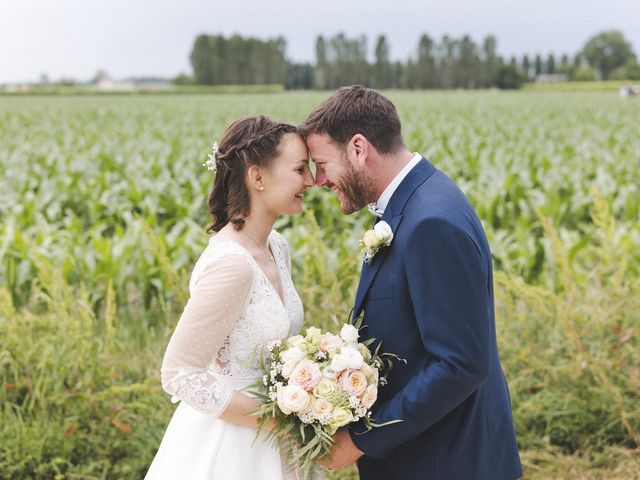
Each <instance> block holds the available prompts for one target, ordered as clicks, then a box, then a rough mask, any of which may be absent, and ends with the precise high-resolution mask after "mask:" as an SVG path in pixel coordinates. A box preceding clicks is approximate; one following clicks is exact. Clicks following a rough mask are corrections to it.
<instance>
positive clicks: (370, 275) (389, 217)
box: [352, 158, 435, 318]
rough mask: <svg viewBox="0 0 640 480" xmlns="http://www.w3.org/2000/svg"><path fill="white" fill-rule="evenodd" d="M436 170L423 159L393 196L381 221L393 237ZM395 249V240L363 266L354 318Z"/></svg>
mask: <svg viewBox="0 0 640 480" xmlns="http://www.w3.org/2000/svg"><path fill="white" fill-rule="evenodd" d="M434 171H435V168H434V167H433V165H431V163H429V161H428V160H426V159H425V158H423V159H422V160H421V161H420V162H419V163H418V164H417V165H416V166H415V167H414V168H413V169H412V170H411V171H410V172H409V174H408V175H407V176H406V177H405V178H404V179H403V180H402V182H401V183H400V185H399V186H398V188H397V189H396V191H395V192H394V193H393V195H392V196H391V200H389V204H388V205H387V208H386V209H385V211H384V214H383V215H382V219H381V221H384V222H387V223H388V224H389V226H390V227H391V231H392V232H393V236H394V238H395V236H396V230H397V229H398V226H399V225H400V222H401V221H402V211H403V210H404V206H405V205H406V203H407V201H408V200H409V197H410V196H411V194H412V193H413V192H414V191H415V189H416V188H418V186H419V185H421V184H422V183H423V182H424V181H425V180H426V179H427V178H429V177H430V176H431V175H432V174H433V172H434ZM392 248H393V240H392V241H391V245H390V246H388V247H385V248H382V249H380V250H379V251H378V253H376V255H375V256H374V257H373V259H372V260H371V264H370V265H369V264H367V263H365V264H364V265H362V272H361V274H360V283H359V284H358V293H357V294H356V301H355V306H354V309H353V314H352V315H353V318H355V317H357V316H358V315H359V314H360V312H361V311H362V305H363V303H364V299H365V297H366V295H367V292H368V291H369V287H370V286H371V283H372V282H373V279H374V278H375V277H376V274H377V273H378V270H379V269H380V266H381V265H382V263H383V262H384V259H385V257H386V256H387V253H388V252H389V250H390V249H392Z"/></svg>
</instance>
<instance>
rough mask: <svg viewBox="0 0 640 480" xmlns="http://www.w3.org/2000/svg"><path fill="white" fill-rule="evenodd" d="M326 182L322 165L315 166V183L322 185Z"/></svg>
mask: <svg viewBox="0 0 640 480" xmlns="http://www.w3.org/2000/svg"><path fill="white" fill-rule="evenodd" d="M326 184H327V175H326V174H325V173H324V169H323V168H322V167H316V185H318V186H319V187H324V186H325V185H326Z"/></svg>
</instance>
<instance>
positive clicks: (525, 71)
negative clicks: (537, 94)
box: [522, 55, 531, 81]
mask: <svg viewBox="0 0 640 480" xmlns="http://www.w3.org/2000/svg"><path fill="white" fill-rule="evenodd" d="M522 75H523V77H524V80H525V81H529V79H530V78H531V62H530V61H529V56H528V55H525V56H524V57H522Z"/></svg>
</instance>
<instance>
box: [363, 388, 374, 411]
mask: <svg viewBox="0 0 640 480" xmlns="http://www.w3.org/2000/svg"><path fill="white" fill-rule="evenodd" d="M377 398H378V387H377V386H376V385H369V386H368V387H367V389H366V390H365V391H364V394H363V395H362V399H361V401H362V406H363V407H364V408H366V409H367V410H369V409H370V408H371V406H372V405H373V404H374V403H375V401H376V399H377Z"/></svg>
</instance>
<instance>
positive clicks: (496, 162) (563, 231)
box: [0, 92, 640, 479]
mask: <svg viewBox="0 0 640 480" xmlns="http://www.w3.org/2000/svg"><path fill="white" fill-rule="evenodd" d="M326 95H327V93H322V92H315V93H308V92H303V93H274V94H244V95H240V94H228V95H213V94H210V95H196V94H194V95H145V96H135V95H113V96H111V95H102V96H82V97H76V96H49V97H46V96H43V97H28V96H24V97H17V98H13V97H2V96H0V174H1V175H0V192H2V194H1V195H0V365H1V369H0V386H1V387H2V388H1V389H0V404H1V410H0V415H1V417H0V478H6V479H27V478H34V479H49V478H56V479H103V478H105V479H111V478H114V479H116V478H117V479H121V478H122V479H137V478H142V477H143V476H144V472H145V471H146V468H147V466H148V465H149V463H150V462H151V459H152V458H153V455H154V453H155V450H156V448H157V446H158V445H159V442H160V439H161V438H162V435H163V433H164V428H165V427H166V425H167V423H168V421H169V419H170V417H171V414H172V412H173V409H174V408H175V405H173V404H171V402H170V400H169V397H168V396H167V395H166V394H165V393H164V392H163V391H162V389H161V387H160V380H159V367H160V363H161V361H162V355H163V352H164V348H165V347H166V344H167V342H168V339H169V336H170V335H171V332H172V330H173V328H174V326H175V324H176V322H177V320H178V318H179V315H180V312H181V309H182V307H183V305H184V303H185V302H186V299H187V283H188V278H189V273H190V269H191V268H192V266H193V264H194V262H195V260H196V259H197V257H198V255H199V254H200V252H201V251H202V249H203V248H204V246H205V245H206V242H207V235H206V234H205V232H204V229H205V227H206V226H207V224H208V222H209V218H208V215H207V212H206V199H207V195H208V190H209V188H210V185H211V177H210V175H209V172H208V171H207V170H206V169H205V168H203V167H202V166H201V165H202V163H203V162H204V161H205V160H206V156H207V153H208V152H209V149H210V146H211V143H212V142H213V141H214V140H215V139H219V138H220V136H221V135H222V133H223V131H224V128H225V126H226V125H227V124H228V123H229V122H230V121H231V120H233V119H235V118H237V117H239V116H242V115H247V114H254V113H267V114H269V115H271V116H273V117H275V118H278V119H281V120H285V121H289V122H293V123H298V122H301V121H302V120H303V119H304V117H305V116H306V114H307V113H308V112H309V111H310V110H311V109H312V108H313V107H314V106H316V105H317V104H318V103H319V102H320V101H321V100H322V99H323V98H324V97H325V96H326ZM388 95H389V96H390V97H391V99H392V100H393V101H394V103H395V104H396V106H397V107H398V110H399V113H400V116H401V119H402V123H403V133H404V137H405V142H406V144H407V146H408V147H409V148H410V149H411V150H413V151H418V152H421V153H422V154H424V155H425V156H427V157H428V158H429V159H430V160H431V161H432V162H433V163H434V164H435V165H436V166H437V167H438V168H440V169H441V170H443V171H444V172H445V173H447V174H448V175H449V176H451V177H452V178H453V179H454V180H455V181H456V182H457V183H458V185H459V186H460V187H461V188H462V189H463V190H464V191H465V193H466V194H467V196H468V197H469V198H470V200H471V202H472V204H473V205H474V207H475V208H476V210H477V212H478V214H479V216H480V218H481V220H482V222H483V224H484V226H485V229H486V232H487V236H488V238H489V241H490V244H491V248H492V253H493V258H494V265H495V271H496V273H495V288H496V308H497V311H496V316H497V323H498V325H497V327H498V335H499V338H498V344H499V347H500V350H501V358H502V362H503V367H504V369H505V373H506V375H507V378H508V380H509V384H510V388H511V396H512V403H513V411H514V418H515V422H516V431H517V435H518V441H519V444H520V447H521V452H522V460H523V464H524V468H525V475H524V478H533V479H554V478H557V479H564V478H585V479H600V478H602V479H605V478H606V479H618V478H619V479H633V478H640V462H639V461H638V458H640V450H639V448H640V340H639V338H640V129H639V128H638V124H639V121H638V119H640V102H637V101H635V100H628V101H624V100H621V99H619V98H617V97H616V96H615V94H611V93H559V92H557V93H540V92H515V93H503V92H501V93H498V92H388ZM305 205H306V208H305V213H304V214H303V215H301V216H298V217H286V218H281V219H279V220H278V223H277V224H276V228H277V229H278V230H279V231H280V232H282V233H283V234H284V235H285V236H286V237H287V238H288V240H289V242H290V245H291V248H292V252H293V266H294V273H293V276H294V282H295V283H296V285H297V288H298V291H299V293H300V296H301V297H302V300H303V303H304V305H305V323H306V325H317V326H321V327H323V328H329V327H331V318H330V315H329V314H331V313H333V314H335V315H337V316H338V317H339V318H345V317H346V316H347V314H348V313H349V311H350V309H351V307H352V302H353V298H354V295H355V287H356V285H357V280H358V274H359V268H360V259H359V248H358V239H359V238H360V237H361V234H362V232H363V231H364V230H365V229H366V228H368V227H369V225H370V223H371V217H370V216H369V214H368V212H366V211H363V212H358V213H356V214H354V215H351V216H343V215H341V214H340V212H339V209H338V205H337V202H336V200H335V198H333V194H331V193H330V192H326V191H322V190H320V189H313V191H311V192H309V193H308V194H307V196H306V197H305ZM330 478H333V479H339V478H356V477H355V473H354V472H353V471H351V470H347V471H343V472H337V473H334V474H333V476H332V477H330Z"/></svg>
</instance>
